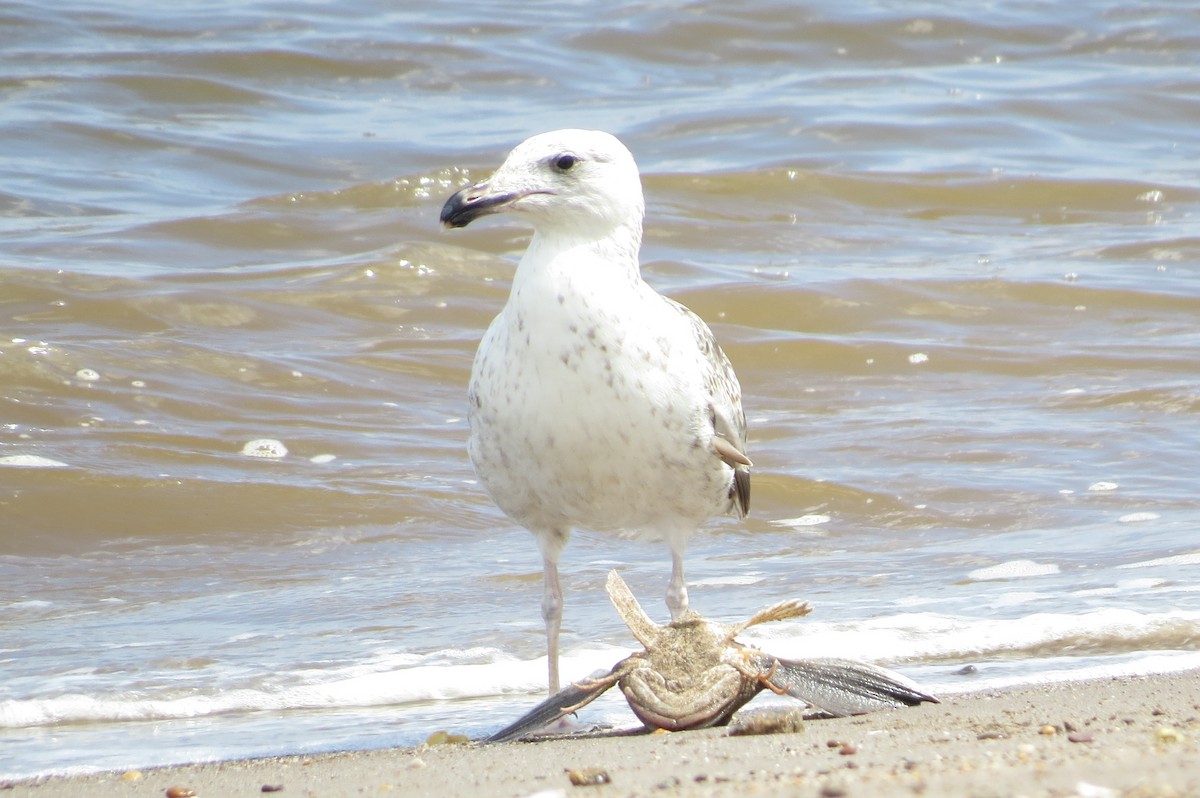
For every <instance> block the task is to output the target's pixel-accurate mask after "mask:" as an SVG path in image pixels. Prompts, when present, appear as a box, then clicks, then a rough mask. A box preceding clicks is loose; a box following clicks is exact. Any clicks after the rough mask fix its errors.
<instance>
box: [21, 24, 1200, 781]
mask: <svg viewBox="0 0 1200 798" xmlns="http://www.w3.org/2000/svg"><path fill="white" fill-rule="evenodd" d="M1197 31H1200V14H1198V13H1197V11H1195V10H1194V9H1192V8H1191V7H1190V5H1189V4H1186V3H1169V2H1161V3H1157V4H1153V3H1152V4H1140V5H1138V6H1137V7H1136V8H1128V7H1126V6H1125V5H1124V4H1118V3H1115V2H1108V3H1106V2H1093V3H1085V4H1082V5H1079V6H1076V7H1073V8H1063V7H1061V4H1052V3H1036V2H1032V3H1022V4H1019V5H1017V6H1011V7H1006V8H1005V9H1003V10H997V9H992V10H989V11H987V12H980V11H979V10H978V6H977V5H976V4H972V3H959V4H949V5H947V4H944V3H938V4H922V3H918V4H905V5H903V7H898V6H894V5H893V4H890V3H884V2H875V3H867V4H858V5H856V6H853V7H846V6H845V4H837V3H829V2H813V3H808V4H806V5H805V7H804V8H802V9H796V8H794V7H793V6H792V5H791V4H786V3H773V2H757V3H751V4H749V5H745V4H743V6H741V7H739V8H738V9H737V10H736V11H734V10H731V7H727V6H725V5H722V4H719V3H713V2H696V3H687V4H669V5H661V4H648V5H642V4H635V3H626V4H619V5H617V6H614V7H612V8H611V10H609V11H607V12H605V14H604V15H603V17H602V18H600V19H596V17H595V15H594V13H592V12H590V11H588V10H586V9H585V8H583V7H575V6H563V7H556V8H547V7H542V6H538V5H533V6H531V5H528V4H506V5H497V4H494V3H492V4H479V5H472V4H455V5H453V6H444V7H441V6H439V7H434V8H430V7H422V8H421V9H420V10H396V9H394V8H392V7H390V5H389V4H383V3H379V4H375V3H365V2H363V3H358V2H356V3H348V4H347V3H343V4H339V5H338V6H337V7H336V9H335V8H334V7H329V8H325V7H319V6H312V5H311V4H305V3H291V2H287V0H283V2H279V3H272V4H265V3H249V4H246V3H227V4H215V5H214V4H213V3H205V4H203V5H201V4H198V3H195V4H190V3H173V4H169V5H168V6H165V7H162V8H156V9H147V8H145V7H144V6H143V4H140V3H129V2H126V3H121V2H117V3H111V2H110V3H106V4H103V5H100V4H91V3H81V2H68V3H67V4H66V5H65V6H64V5H63V4H61V3H60V4H57V6H56V7H55V8H54V9H49V8H43V7H41V6H36V5H34V4H27V3H10V4H8V5H7V6H6V7H5V9H4V10H2V11H0V33H2V35H0V91H2V92H3V95H2V96H3V98H4V100H3V101H4V114H3V115H0V135H2V137H3V140H4V141H5V142H6V146H5V147H4V148H2V151H0V669H2V671H0V672H2V673H3V675H4V678H3V679H0V775H2V776H3V777H6V778H11V777H14V776H16V777H19V776H27V775H32V774H38V773H46V772H62V771H77V770H88V769H95V768H109V767H112V768H119V767H133V766H146V765H150V764H155V763H163V762H180V761H193V760H197V759H205V758H213V757H228V756H240V755H251V754H259V753H273V752H284V751H290V752H298V751H316V750H330V749H340V748H352V747H382V746H390V745H397V744H412V743H415V742H418V741H420V740H422V739H424V738H425V737H426V736H427V735H428V734H429V732H431V731H432V730H434V729H437V728H452V729H455V730H462V731H467V732H470V733H481V732H484V731H488V730H491V729H494V728H496V727H498V726H500V725H503V724H504V723H505V722H507V721H508V720H511V719H512V718H513V717H515V716H516V715H518V714H519V713H520V712H521V711H523V709H524V708H525V707H526V706H527V705H529V704H531V703H533V702H534V701H535V700H536V697H537V696H536V694H537V692H538V690H539V689H541V686H542V685H543V684H544V660H541V659H539V657H540V656H541V652H542V650H543V645H544V639H543V631H542V627H541V621H540V618H539V611H538V606H539V602H540V592H541V587H540V584H541V581H540V579H541V578H540V565H539V561H538V558H537V555H536V550H535V548H534V546H533V542H532V539H531V538H530V537H529V535H528V534H527V533H526V532H525V531H524V530H522V529H520V528H518V527H516V526H514V525H513V524H512V523H511V522H509V521H508V520H507V519H506V518H504V517H503V516H502V515H501V514H500V513H499V511H498V510H497V509H496V508H495V507H494V506H493V505H492V504H491V503H490V501H489V500H488V499H487V497H486V495H485V494H484V493H483V491H482V489H481V487H480V486H479V485H478V484H477V483H476V482H475V479H474V475H473V473H472V471H471V467H470V464H469V463H468V461H467V458H466V454H465V450H464V442H465V438H466V433H467V430H466V422H465V418H464V417H465V407H466V406H465V386H466V381H467V375H468V371H469V368H470V362H471V358H472V355H473V353H474V348H475V345H476V343H477V342H478V339H479V337H480V335H481V333H482V330H483V329H484V327H485V326H486V325H487V323H488V321H489V320H490V318H491V317H492V316H493V315H494V314H495V312H496V311H497V310H498V309H499V307H500V305H501V304H502V302H503V300H504V297H505V295H506V292H507V285H508V279H509V277H510V276H511V273H512V261H513V260H514V259H515V257H517V256H518V255H519V253H520V251H521V250H522V248H523V246H524V243H525V241H526V240H527V238H528V232H527V231H526V230H524V229H522V228H521V227H519V226H517V225H514V224H513V223H512V222H508V223H506V222H503V221H500V220H488V221H487V222H485V223H482V224H477V225H472V226H471V227H470V228H469V229H467V230H463V231H455V232H454V233H443V232H441V231H439V230H438V227H437V213H438V210H439V208H440V206H441V203H442V201H443V200H444V199H445V198H446V197H447V196H448V195H449V194H450V193H452V192H453V191H454V190H455V189H456V188H458V187H459V186H461V185H465V184H466V183H468V182H470V181H471V180H474V179H479V178H481V177H482V176H484V175H486V174H487V173H488V172H489V171H490V170H491V169H492V168H494V167H495V166H496V165H498V163H499V162H500V160H501V159H502V158H503V156H504V154H505V153H506V152H507V150H508V149H509V148H511V147H512V146H513V145H515V144H516V143H517V142H519V141H520V140H521V139H523V138H524V137H526V136H528V135H531V134H533V133H536V132H540V131H543V130H548V129H553V128H558V127H569V126H581V127H599V128H604V129H607V130H610V131H612V132H614V133H616V134H617V135H619V136H620V137H621V138H622V139H623V140H624V141H625V142H626V144H628V145H629V147H630V148H631V149H632V151H633V152H634V154H635V156H636V157H637V159H638V161H639V164H640V165H641V167H642V171H643V175H644V182H645V188H646V194H647V206H648V219H647V237H646V243H645V246H644V250H643V262H644V264H645V274H646V277H647V279H648V280H649V281H650V282H651V283H652V284H654V285H655V286H656V287H658V288H659V289H660V290H662V291H664V292H666V293H669V294H670V295H672V296H673V297H675V298H677V299H679V300H680V301H683V302H684V303H686V304H687V305H689V306H690V307H691V308H692V309H694V310H695V311H697V312H698V313H700V314H701V315H702V316H703V317H704V318H706V319H707V320H708V321H709V322H710V323H711V324H712V326H713V328H714V330H715V331H716V333H717V335H718V337H719V339H720V340H721V342H722V344H723V346H724V347H725V349H726V351H727V353H728V354H729V356H730V357H731V359H732V360H733V362H734V364H735V366H736V368H737V371H738V374H739V376H740V378H741V381H742V385H743V390H744V393H745V403H746V409H747V415H748V417H749V419H750V424H751V440H750V446H751V455H752V457H753V459H754V461H755V465H756V469H755V477H754V479H755V482H754V507H753V513H752V516H751V517H750V518H749V519H747V520H746V521H745V522H744V523H736V522H733V521H730V520H723V521H716V522H714V523H713V524H711V525H710V526H709V527H707V528H706V529H705V530H704V531H702V532H701V533H700V534H698V535H697V536H696V537H695V538H694V541H693V545H692V549H691V551H690V552H689V557H688V576H689V581H690V583H691V595H692V601H693V605H694V606H695V607H696V608H697V609H699V610H700V611H702V612H703V613H705V614H707V615H710V616H713V617H719V618H724V619H729V620H737V619H740V618H744V617H746V616H748V615H749V614H751V613H752V612H754V611H755V610H757V609H759V608H761V607H763V606H765V605H767V604H770V603H772V602H774V601H777V600H779V599H782V598H786V597H792V596H799V597H804V598H807V599H810V600H811V601H812V602H813V603H814V605H815V607H816V611H815V614H814V615H813V616H812V618H811V619H806V620H805V621H802V622H797V623H794V624H779V625H778V627H777V628H763V629H760V630H758V632H757V634H756V636H755V639H756V640H758V641H760V643H761V645H763V646H764V647H767V648H769V649H770V650H771V651H772V652H774V653H778V654H780V655H783V656H789V655H792V656H799V655H801V654H804V653H811V652H819V653H821V654H829V655H838V654H843V655H847V656H858V657H862V658H867V659H872V660H877V661H881V662H887V663H891V664H892V665H894V666H896V667H898V668H899V669H901V670H902V671H904V672H905V673H908V674H910V675H912V676H914V677H916V678H918V679H919V680H920V681H921V682H922V684H924V685H926V686H929V687H931V688H934V689H936V690H940V691H943V692H950V691H954V690H960V689H970V688H972V687H977V686H980V685H984V684H996V685H998V684H1005V683H1011V682H1013V681H1028V680H1032V679H1037V678H1073V677H1078V676H1084V675H1095V674H1098V673H1127V672H1140V671H1146V670H1169V669H1174V668H1180V667H1190V666H1195V665H1196V664H1197V658H1198V655H1197V653H1196V652H1197V649H1198V648H1200V645H1198V642H1197V641H1198V640H1200V592H1198V589H1197V586H1196V585H1197V581H1198V580H1197V578H1196V576H1197V568H1198V567H1200V500H1197V498H1196V490H1195V486H1196V478H1195V472H1196V467H1195V461H1196V450H1197V445H1198V444H1200V378H1198V374H1197V362H1198V360H1200V332H1198V330H1200V324H1198V320H1200V274H1198V272H1200V267H1198V265H1197V263H1198V257H1200V227H1198V226H1197V212H1198V211H1200V181H1198V179H1197V178H1198V176H1200V167H1198V166H1197V164H1200V132H1198V129H1197V127H1196V124H1195V120H1196V119H1197V118H1200V80H1198V79H1197V77H1196V76H1197V74H1200V73H1198V72H1197V61H1198V60H1200V57H1198V56H1197V53H1200V47H1198V44H1200V42H1198V41H1197ZM260 439H272V440H277V441H280V442H282V444H284V446H285V447H286V449H287V454H286V456H283V457H276V458H262V457H254V456H250V455H248V454H244V453H243V451H244V447H245V446H246V445H247V444H248V443H250V442H252V441H256V440H260ZM249 451H251V452H254V451H262V447H254V446H251V447H250V450H249ZM54 463H57V464H60V465H56V466H55V465H52V464H54ZM612 567H620V568H621V569H622V572H623V573H624V574H625V575H626V578H627V579H628V580H629V582H630V584H631V586H632V587H633V589H634V591H635V592H636V593H637V594H638V595H639V596H640V597H641V598H642V601H643V603H644V604H645V605H646V607H647V609H648V610H649V611H650V612H651V614H652V615H654V616H655V617H658V618H662V617H664V616H665V610H664V608H663V607H662V603H661V594H662V590H663V588H664V586H665V581H666V575H667V572H668V568H669V566H668V559H667V556H666V553H665V552H664V551H661V550H660V549H659V548H658V547H656V546H652V545H647V544H641V543H636V542H614V541H611V540H609V539H607V538H604V537H599V536H594V535H590V534H588V533H580V534H579V535H577V537H576V540H575V541H574V542H573V543H572V545H571V547H570V548H569V549H568V550H567V554H566V556H565V557H564V562H563V572H564V581H565V584H566V586H567V590H568V596H567V607H566V618H565V628H564V648H565V651H566V654H567V656H566V660H565V665H564V667H565V675H567V676H568V677H572V676H578V675H583V674H585V673H588V672H590V671H591V670H593V669H595V668H599V667H608V666H610V665H611V664H612V663H613V662H615V661H616V660H617V659H618V658H620V657H621V656H623V654H624V652H626V651H627V650H628V649H629V648H630V646H631V645H632V640H631V638H630V637H629V635H628V633H627V632H626V631H625V630H624V629H623V628H622V627H621V624H620V621H619V620H618V619H617V617H616V614H615V612H613V611H612V609H611V608H610V607H609V606H608V604H607V600H606V599H605V597H604V594H603V582H604V577H605V574H606V573H607V571H608V570H609V569H610V568H612ZM968 664H969V665H974V666H975V668H976V673H975V674H974V675H972V676H957V675H955V671H957V670H958V669H959V668H961V667H962V666H963V665H968ZM592 713H593V714H592V718H593V719H599V720H611V721H613V722H617V723H629V722H631V720H632V716H630V715H629V714H628V711H627V710H624V709H623V708H622V707H621V705H620V702H619V700H618V699H616V698H612V699H611V700H609V699H606V700H605V702H604V703H602V704H601V705H600V706H598V707H597V708H596V709H595V710H594V711H592Z"/></svg>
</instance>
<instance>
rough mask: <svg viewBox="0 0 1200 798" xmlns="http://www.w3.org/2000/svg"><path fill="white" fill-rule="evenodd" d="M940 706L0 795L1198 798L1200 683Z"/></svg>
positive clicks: (221, 769) (1036, 693)
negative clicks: (603, 779) (745, 728)
mask: <svg viewBox="0 0 1200 798" xmlns="http://www.w3.org/2000/svg"><path fill="white" fill-rule="evenodd" d="M943 701H944V703H941V704H923V705H921V706H918V707H912V708H905V709H897V710H888V711H883V712H876V713H872V714H869V715H860V716H857V717H849V718H833V719H815V720H805V721H804V722H803V724H802V726H801V727H800V729H799V731H795V732H787V733H778V734H756V735H738V736H730V735H729V733H728V730H727V729H706V730H702V731H693V732H681V733H677V734H652V735H638V736H607V737H587V738H576V739H555V740H546V741H542V742H534V743H506V744H500V745H488V746H483V745H435V746H430V745H422V746H418V747H416V748H398V749H388V750H376V751H352V752H343V753H332V754H318V755H311V756H280V757H270V758H265V759H253V760H228V761H222V762H211V763H202V764H194V765H180V766H169V767H160V768H147V769H146V770H144V771H127V772H124V773H96V774H90V775H82V776H50V777H44V778H40V779H35V780H31V781H19V782H13V783H8V784H2V785H0V794H3V795H7V796H22V797H24V796H36V797H37V798H68V796H79V795H105V796H118V797H121V796H131V797H132V796H163V795H167V794H168V790H169V789H170V788H179V790H178V791H177V794H178V795H184V796H186V795H188V794H189V793H188V792H186V790H192V791H194V792H193V793H191V794H194V795H195V796H197V798H214V797H215V796H239V795H261V794H273V793H275V792H279V793H282V794H283V795H285V796H312V798H318V796H319V798H341V796H361V795H392V796H424V795H430V796H433V795H436V796H445V797H446V798H456V797H457V796H462V797H463V798H466V797H467V796H531V795H534V794H544V795H545V797H546V798H549V796H555V795H564V796H566V795H572V796H574V795H578V796H581V798H588V796H597V797H598V798H599V797H600V796H625V795H686V796H745V795H756V796H758V795H762V796H774V795H790V796H795V795H799V796H820V798H838V796H847V798H873V797H874V796H880V798H883V796H897V795H920V796H924V797H925V798H935V797H936V796H947V798H949V796H979V797H980V798H990V797H991V796H1010V795H1011V796H1018V795H1019V796H1028V797H1029V798H1037V797H1038V796H1046V797H1047V798H1050V797H1052V796H1053V797H1057V796H1081V798H1115V796H1136V798H1157V797H1158V796H1162V798H1168V797H1170V798H1175V797H1176V796H1184V795H1200V671H1189V672H1183V673H1176V674H1168V675H1156V676H1132V677H1115V678H1108V679H1099V680H1094V681H1086V682H1064V683H1055V684H1047V685H1031V686H1022V687H1015V688H1009V689H1004V690H988V691H983V692H975V693H959V694H954V695H950V696H947V697H946V698H944V699H943ZM747 712H750V713H751V714H753V712H754V711H753V709H749V710H743V713H742V714H743V715H744V714H746V713H747ZM739 717H741V715H739ZM431 731H432V730H431ZM569 770H575V771H579V772H580V773H583V774H585V775H590V776H592V777H593V779H599V777H598V776H597V775H596V774H597V773H604V774H606V776H607V778H608V783H602V784H600V785H598V786H574V785H573V784H572V783H571V780H570V777H569V775H568V773H567V771H569ZM277 787H278V788H281V789H278V790H276V789H274V788H277Z"/></svg>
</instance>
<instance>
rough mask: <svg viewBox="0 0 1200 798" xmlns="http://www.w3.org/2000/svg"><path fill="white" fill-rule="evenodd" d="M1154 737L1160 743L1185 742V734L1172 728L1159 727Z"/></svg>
mask: <svg viewBox="0 0 1200 798" xmlns="http://www.w3.org/2000/svg"><path fill="white" fill-rule="evenodd" d="M1154 737H1155V739H1157V740H1158V741H1159V742H1160V743H1178V742H1182V741H1183V732H1181V731H1179V729H1176V728H1172V727H1171V726H1159V727H1158V729H1157V730H1156V731H1155V732H1154Z"/></svg>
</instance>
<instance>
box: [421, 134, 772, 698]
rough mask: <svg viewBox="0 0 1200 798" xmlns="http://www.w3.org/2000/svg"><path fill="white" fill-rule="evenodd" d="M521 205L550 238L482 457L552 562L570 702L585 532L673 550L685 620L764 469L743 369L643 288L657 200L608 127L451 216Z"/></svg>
mask: <svg viewBox="0 0 1200 798" xmlns="http://www.w3.org/2000/svg"><path fill="white" fill-rule="evenodd" d="M508 211H511V212H515V213H518V214H520V215H522V216H523V217H525V218H526V219H528V221H529V223H530V224H531V225H532V226H533V230H534V234H533V239H532V240H531V241H530V243H529V248H528V249H527V250H526V251H525V255H524V257H522V258H521V262H520V264H519V265H518V266H517V272H516V275H515V276H514V278H513V284H512V291H511V293H510V295H509V298H508V302H507V304H505V306H504V309H503V310H501V311H500V315H498V316H497V317H496V318H495V320H494V321H493V322H492V324H491V326H490V327H488V330H487V333H486V334H485V335H484V337H483V340H482V341H481V342H480V344H479V351H478V352H477V353H476V355H475V363H474V366H473V367H472V369H471V385H470V393H469V410H468V415H469V419H470V425H471V437H470V443H469V450H470V455H471V461H472V463H474V465H475V470H476V471H477V472H478V474H479V477H480V479H481V480H482V481H483V483H484V485H485V487H486V488H487V490H488V493H489V494H491V497H492V498H493V499H494V500H495V502H496V504H498V505H499V506H500V508H501V509H502V510H504V512H505V513H507V514H508V516H509V517H510V518H512V519H513V520H515V521H517V522H518V523H520V524H522V525H523V526H525V527H526V528H528V529H529V531H530V532H532V533H533V535H534V537H535V538H536V539H537V544H538V547H539V549H540V550H541V554H542V564H543V569H544V573H545V593H544V598H543V600H542V616H543V618H544V619H545V622H546V648H547V654H548V660H549V671H550V672H549V687H550V692H551V694H553V693H555V692H557V690H558V687H559V676H558V636H559V628H560V626H561V623H562V603H563V602H562V588H561V586H560V584H559V579H558V560H559V556H560V555H561V554H562V550H563V547H564V546H565V545H566V543H567V540H568V539H569V537H570V534H571V530H572V528H575V527H582V528H586V529H591V530H596V531H615V532H618V533H621V534H623V535H628V536H632V537H637V538H641V539H648V540H661V541H664V542H665V543H666V544H667V546H668V547H669V548H670V550H671V563H672V567H671V581H670V584H669V586H668V588H667V607H668V608H669V609H670V611H671V617H672V619H678V618H679V617H681V616H682V615H683V613H684V612H685V611H686V610H687V605H688V596H687V585H686V583H685V582H684V576H683V552H684V550H685V549H686V547H687V541H688V538H689V537H690V536H691V534H692V533H693V532H694V531H695V529H696V527H697V526H699V524H701V523H702V522H704V521H706V520H707V519H709V518H711V517H713V516H715V515H721V514H728V513H734V514H736V515H737V516H738V517H739V518H741V517H743V516H744V515H745V514H746V511H747V509H748V508H749V503H750V471H749V467H750V465H751V463H750V460H749V458H748V457H746V419H745V415H744V414H743V413H742V401H741V387H740V386H739V385H738V381H737V377H736V376H735V375H734V373H733V368H732V366H730V364H729V359H728V358H726V357H725V353H724V352H722V351H721V349H720V347H718V346H717V343H716V341H715V340H714V338H713V334H712V331H711V330H709V329H708V327H707V325H705V323H704V322H703V321H701V320H700V318H699V317H698V316H696V315H695V314H694V313H692V312H691V311H690V310H688V309H687V308H685V307H684V306H683V305H681V304H679V303H678V302H675V301H673V300H670V299H667V298H666V297H663V296H661V295H660V294H658V293H657V292H655V290H654V289H653V288H651V287H650V286H649V285H647V284H646V283H645V282H644V281H643V280H642V276H641V268H640V265H639V261H638V250H639V248H640V247H641V241H642V216H643V213H644V202H643V199H642V185H641V179H640V177H639V175H638V169H637V165H636V164H635V163H634V160H633V156H632V155H631V154H630V153H629V150H627V149H626V148H625V146H624V145H623V144H621V142H620V141H618V140H617V139H616V138H614V137H613V136H611V135H609V134H607V133H602V132H598V131H588V130H559V131H554V132H551V133H544V134H542V135H539V136H534V137H533V138H531V139H528V140H527V141H525V142H524V143H522V144H520V145H519V146H518V147H517V148H516V149H514V150H513V151H512V152H511V153H510V154H509V156H508V158H507V159H506V160H505V161H504V163H503V165H501V167H500V168H499V169H498V170H497V171H496V173H495V174H493V175H492V176H491V177H490V178H488V179H487V180H485V181H483V182H482V183H476V184H475V185H473V186H468V187H467V188H464V189H463V190H461V191H459V192H458V193H456V194H455V195H454V196H452V197H450V199H448V200H447V201H446V204H445V206H443V208H442V213H441V221H442V224H444V225H446V226H447V227H465V226H466V225H468V224H470V223H471V222H472V221H474V220H475V219H476V218H478V217H480V216H484V215H486V214H492V213H501V212H508Z"/></svg>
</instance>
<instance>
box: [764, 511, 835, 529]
mask: <svg viewBox="0 0 1200 798" xmlns="http://www.w3.org/2000/svg"><path fill="white" fill-rule="evenodd" d="M771 523H772V524H774V525H775V526H791V527H798V526H817V525H818V524H828V523H829V516H828V515H825V514H823V513H809V514H808V515H801V516H797V517H796V518H780V519H779V520H777V521H772V522H771Z"/></svg>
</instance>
